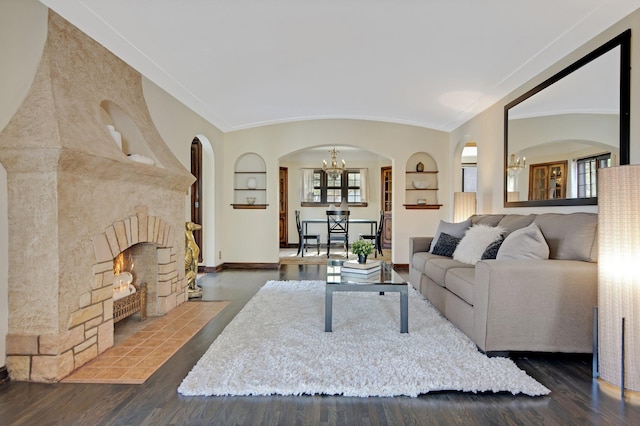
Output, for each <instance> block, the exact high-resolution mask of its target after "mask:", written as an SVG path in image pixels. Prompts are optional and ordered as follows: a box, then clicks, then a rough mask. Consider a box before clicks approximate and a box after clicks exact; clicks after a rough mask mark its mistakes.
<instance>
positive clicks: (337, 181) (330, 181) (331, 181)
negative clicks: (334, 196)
mask: <svg viewBox="0 0 640 426" xmlns="http://www.w3.org/2000/svg"><path fill="white" fill-rule="evenodd" d="M341 182H342V175H338V176H336V177H335V178H332V177H331V176H327V187H329V188H330V187H334V188H335V187H340V186H341V185H342V183H341Z"/></svg>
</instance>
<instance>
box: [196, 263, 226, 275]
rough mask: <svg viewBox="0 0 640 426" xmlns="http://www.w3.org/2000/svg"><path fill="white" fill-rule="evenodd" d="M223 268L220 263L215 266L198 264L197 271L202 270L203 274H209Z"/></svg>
mask: <svg viewBox="0 0 640 426" xmlns="http://www.w3.org/2000/svg"><path fill="white" fill-rule="evenodd" d="M223 269H224V268H223V266H222V265H217V266H202V265H200V266H198V272H202V273H205V274H209V273H212V272H220V271H222V270H223Z"/></svg>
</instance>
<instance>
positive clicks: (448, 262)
mask: <svg viewBox="0 0 640 426" xmlns="http://www.w3.org/2000/svg"><path fill="white" fill-rule="evenodd" d="M451 268H472V269H473V265H468V264H466V263H462V262H458V261H457V260H453V259H449V258H447V257H438V258H432V259H429V260H428V261H427V264H426V265H425V269H424V274H425V275H426V276H427V277H429V278H430V279H431V281H433V282H435V283H436V284H438V285H439V286H440V287H444V279H445V277H446V275H447V271H448V270H449V269H451Z"/></svg>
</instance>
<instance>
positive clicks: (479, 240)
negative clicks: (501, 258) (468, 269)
mask: <svg viewBox="0 0 640 426" xmlns="http://www.w3.org/2000/svg"><path fill="white" fill-rule="evenodd" d="M502 234H504V228H501V227H499V226H489V225H475V226H472V227H471V228H469V229H468V230H467V232H466V233H465V234H464V237H463V238H462V240H460V244H458V247H457V248H456V251H455V252H454V253H453V259H454V260H457V261H458V262H462V263H468V264H471V265H475V264H476V263H478V261H479V260H480V259H482V254H483V253H484V251H485V250H486V249H487V247H488V246H489V244H491V243H493V242H494V241H497V240H499V239H501V238H502Z"/></svg>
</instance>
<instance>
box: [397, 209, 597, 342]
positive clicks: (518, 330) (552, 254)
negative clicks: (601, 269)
mask: <svg viewBox="0 0 640 426" xmlns="http://www.w3.org/2000/svg"><path fill="white" fill-rule="evenodd" d="M531 223H535V225H536V226H537V227H538V228H539V229H540V231H541V232H542V235H543V236H544V240H546V243H547V244H548V247H549V259H544V260H541V259H528V258H519V259H504V258H502V259H501V258H498V259H492V260H480V261H478V262H477V263H476V264H475V266H474V265H472V264H466V263H462V262H458V261H456V260H454V259H452V258H449V257H445V256H439V255H435V254H432V253H430V252H429V247H430V244H431V241H432V239H433V237H413V238H411V239H410V259H411V263H410V271H409V273H410V278H409V280H410V282H411V284H412V285H413V287H415V288H416V289H417V290H418V291H420V293H422V294H423V295H424V296H425V297H426V298H427V299H428V300H429V301H430V302H431V303H432V304H433V305H434V306H435V307H436V308H437V309H439V310H440V312H441V313H442V314H443V315H444V316H445V317H446V318H448V319H449V320H450V321H451V322H452V323H454V324H455V325H456V326H457V327H458V328H459V329H460V330H462V331H463V332H464V333H465V334H467V336H469V337H470V338H471V340H473V341H474V342H475V344H476V345H477V346H478V348H479V349H480V350H482V351H484V352H487V353H503V352H510V351H534V352H577V353H590V352H592V350H593V307H594V306H595V305H596V302H597V263H596V261H597V223H598V220H597V215H596V214H593V213H571V214H556V213H548V214H539V215H526V216H525V215H476V216H472V217H471V226H473V225H476V224H487V225H491V226H502V227H503V228H505V232H506V233H507V234H510V233H511V232H513V231H515V230H516V229H520V228H524V227H527V226H529V225H530V224H531ZM502 257H504V256H502Z"/></svg>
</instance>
